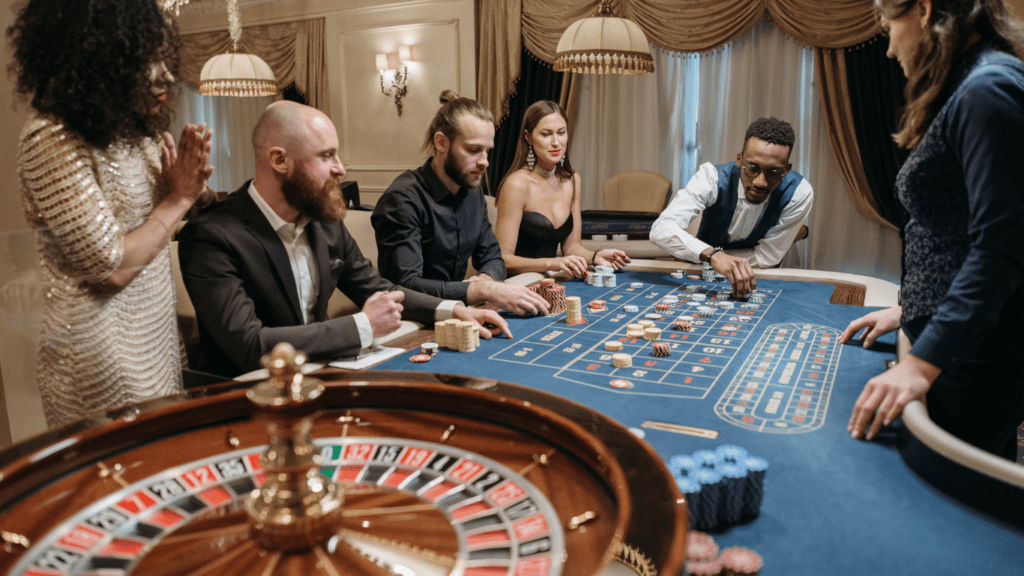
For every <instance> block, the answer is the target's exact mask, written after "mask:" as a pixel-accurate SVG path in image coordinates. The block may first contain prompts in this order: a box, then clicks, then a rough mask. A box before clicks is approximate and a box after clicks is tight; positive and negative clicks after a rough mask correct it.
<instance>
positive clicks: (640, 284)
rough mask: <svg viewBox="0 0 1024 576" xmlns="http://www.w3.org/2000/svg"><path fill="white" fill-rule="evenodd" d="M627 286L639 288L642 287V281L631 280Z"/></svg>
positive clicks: (634, 288)
mask: <svg viewBox="0 0 1024 576" xmlns="http://www.w3.org/2000/svg"><path fill="white" fill-rule="evenodd" d="M629 287H630V288H632V289H633V290H639V289H641V288H643V287H644V283H643V282H631V283H630V285H629Z"/></svg>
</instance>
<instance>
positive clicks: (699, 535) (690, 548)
mask: <svg viewBox="0 0 1024 576" xmlns="http://www.w3.org/2000/svg"><path fill="white" fill-rule="evenodd" d="M715 558H718V544H717V543H715V539H714V538H712V537H711V535H710V534H708V533H707V532H699V531H697V530H690V531H689V532H687V534H686V560H687V561H691V560H692V561H697V562H701V561H705V560H713V559H715Z"/></svg>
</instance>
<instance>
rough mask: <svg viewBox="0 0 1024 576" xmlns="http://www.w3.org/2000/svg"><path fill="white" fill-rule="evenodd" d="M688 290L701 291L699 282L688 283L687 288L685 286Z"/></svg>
mask: <svg viewBox="0 0 1024 576" xmlns="http://www.w3.org/2000/svg"><path fill="white" fill-rule="evenodd" d="M683 290H686V291H687V292H700V285H698V284H687V285H686V288H683Z"/></svg>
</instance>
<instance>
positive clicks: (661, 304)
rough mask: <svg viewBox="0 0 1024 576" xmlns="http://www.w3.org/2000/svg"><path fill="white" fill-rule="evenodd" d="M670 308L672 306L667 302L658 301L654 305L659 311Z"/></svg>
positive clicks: (665, 310) (666, 310)
mask: <svg viewBox="0 0 1024 576" xmlns="http://www.w3.org/2000/svg"><path fill="white" fill-rule="evenodd" d="M669 308H671V306H669V304H668V303H667V302H658V303H657V304H655V305H654V309H655V310H657V311H658V312H668V309H669Z"/></svg>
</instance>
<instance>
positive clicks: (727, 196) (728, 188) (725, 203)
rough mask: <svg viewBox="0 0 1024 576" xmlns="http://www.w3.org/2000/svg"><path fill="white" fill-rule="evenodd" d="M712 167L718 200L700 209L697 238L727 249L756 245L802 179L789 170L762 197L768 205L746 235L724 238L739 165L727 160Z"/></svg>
mask: <svg viewBox="0 0 1024 576" xmlns="http://www.w3.org/2000/svg"><path fill="white" fill-rule="evenodd" d="M715 168H717V169H718V200H716V201H715V203H714V204H712V205H711V206H708V207H707V208H706V209H705V210H704V212H703V214H702V216H701V221H700V228H698V229H697V238H698V239H699V240H700V241H702V242H707V243H708V244H710V245H712V246H721V247H722V248H727V249H732V248H752V247H754V246H757V243H758V242H760V241H761V238H764V235H765V234H767V233H768V230H770V229H771V227H772V226H774V225H775V224H776V223H778V221H779V217H780V216H782V209H783V208H784V207H785V206H786V204H788V203H789V201H790V200H792V199H793V194H794V193H795V192H796V187H797V185H799V184H800V181H801V180H803V179H804V177H803V176H801V175H800V174H799V173H798V172H797V171H796V170H790V171H789V174H786V176H785V177H783V178H782V181H781V182H779V185H778V186H777V187H776V188H775V190H772V193H771V195H770V196H769V197H768V199H767V200H765V202H767V203H768V205H767V206H765V209H764V212H762V213H761V219H760V220H758V221H757V225H755V226H754V229H753V230H751V231H750V235H749V236H747V237H746V238H744V239H742V240H738V241H736V242H727V241H726V237H727V236H728V235H729V224H730V223H732V215H733V213H734V212H736V198H737V196H738V194H739V189H740V186H739V185H740V167H739V166H737V165H736V163H735V162H728V163H726V164H719V165H718V166H715Z"/></svg>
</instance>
